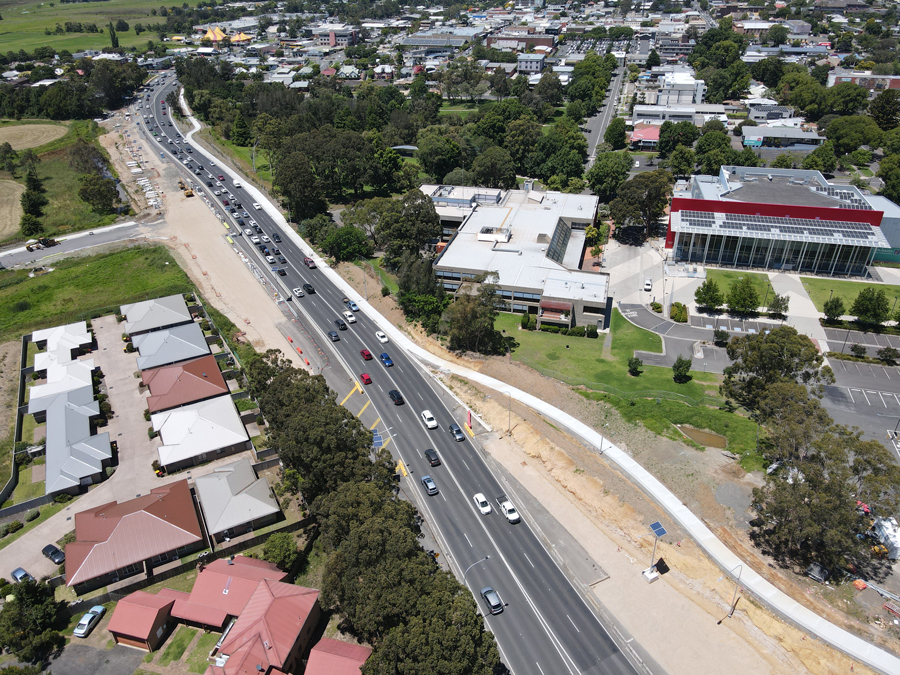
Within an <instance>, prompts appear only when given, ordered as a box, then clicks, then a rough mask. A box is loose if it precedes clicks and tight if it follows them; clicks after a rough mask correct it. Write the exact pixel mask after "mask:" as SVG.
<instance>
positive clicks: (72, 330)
mask: <svg viewBox="0 0 900 675" xmlns="http://www.w3.org/2000/svg"><path fill="white" fill-rule="evenodd" d="M92 339H93V338H92V337H91V334H90V332H88V329H87V322H86V321H77V322H75V323H70V324H66V325H65V326H54V327H53V328H45V329H43V330H36V331H34V332H33V333H32V334H31V341H32V342H44V341H46V342H47V346H46V349H45V350H44V351H42V352H38V353H37V354H35V355H34V369H35V370H46V369H47V367H48V366H51V365H54V364H57V363H66V362H68V361H71V360H72V350H73V349H78V348H79V347H84V346H86V345H89V344H90V343H91V341H92Z"/></svg>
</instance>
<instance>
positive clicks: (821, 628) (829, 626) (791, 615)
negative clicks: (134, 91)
mask: <svg viewBox="0 0 900 675" xmlns="http://www.w3.org/2000/svg"><path fill="white" fill-rule="evenodd" d="M180 101H181V106H182V108H183V109H184V110H185V111H187V110H188V107H187V103H186V101H185V100H184V92H183V90H182V92H181V94H180ZM188 119H189V120H190V121H191V124H192V125H193V126H194V129H193V130H192V131H190V132H188V134H187V138H188V139H190V137H191V136H192V135H193V134H194V133H195V132H196V131H199V130H200V124H199V122H198V121H197V120H196V119H194V117H193V116H192V115H188ZM196 150H197V151H198V152H199V153H200V154H202V155H204V156H205V157H207V158H209V159H211V160H213V161H215V157H213V156H212V155H210V154H209V153H207V152H206V151H205V150H204V149H203V148H200V147H197V148H196ZM221 170H222V171H223V172H225V173H227V174H228V175H229V176H230V177H231V179H232V180H241V177H240V176H237V175H236V174H235V173H234V172H232V171H231V170H230V169H229V168H228V167H224V166H223V167H222V168H221ZM244 189H245V190H247V192H249V193H250V194H252V195H253V196H254V198H255V199H256V201H257V202H258V203H259V204H261V205H262V207H263V209H265V211H266V213H268V214H269V216H271V217H272V218H273V219H274V220H275V222H277V223H279V224H280V225H281V226H282V227H283V229H284V235H285V236H288V237H291V239H293V240H294V241H295V242H296V243H297V244H298V245H299V246H302V247H303V248H304V249H305V250H307V251H308V253H309V255H311V256H312V257H313V258H314V259H316V262H317V264H319V266H320V269H321V270H322V273H323V274H325V275H326V276H328V277H329V279H330V280H331V282H332V283H334V284H335V285H336V286H337V287H338V288H340V289H341V290H343V292H344V293H345V294H346V295H347V297H348V298H351V299H352V300H354V301H355V302H356V303H357V304H358V305H359V306H360V308H361V309H362V310H364V311H365V312H366V313H367V314H368V315H369V316H370V317H372V318H373V319H375V320H376V321H377V323H378V324H379V325H380V326H381V329H382V330H383V331H384V332H385V333H387V334H388V335H389V336H390V338H391V340H393V341H395V342H397V343H398V344H399V345H401V346H402V347H403V348H404V349H405V350H406V351H407V352H409V353H411V354H413V355H415V356H416V357H417V358H418V359H419V360H420V361H422V362H424V363H425V364H427V365H429V366H430V367H432V368H436V369H438V370H446V371H449V372H452V373H454V374H455V375H459V376H460V377H464V378H466V379H469V380H473V381H475V382H478V383H479V384H482V385H484V386H486V387H490V388H491V389H494V390H496V391H498V392H500V393H501V394H509V395H510V396H512V397H513V398H514V399H516V401H518V402H519V403H522V404H524V405H527V406H529V407H530V408H532V409H533V410H535V411H536V412H540V414H542V415H544V416H545V417H549V418H550V419H551V420H553V421H554V422H556V423H558V424H561V425H563V426H564V427H566V429H568V430H569V431H570V432H571V433H572V434H574V435H575V436H578V437H579V438H581V439H582V440H583V441H584V442H586V443H588V444H590V445H593V446H594V447H596V448H599V447H601V444H602V447H603V452H604V454H605V455H606V457H607V459H609V460H611V461H612V462H615V463H616V464H617V465H618V466H619V468H621V469H622V470H623V471H625V472H626V473H627V474H628V475H629V476H630V477H631V479H632V480H634V481H635V482H636V483H637V484H638V485H640V486H641V488H643V490H644V491H645V492H646V493H647V494H649V495H650V496H651V497H653V498H654V499H655V500H656V501H657V502H658V503H659V504H660V506H662V507H663V508H664V509H665V510H666V511H667V512H668V514H669V516H670V517H671V518H672V519H673V520H674V521H675V522H677V523H678V524H679V525H680V526H681V527H682V528H684V530H685V531H686V532H687V533H688V534H689V535H690V536H691V537H693V538H694V540H695V541H696V542H697V543H698V544H699V545H700V546H701V547H702V548H703V550H704V551H706V553H707V555H709V556H710V557H711V558H712V559H713V560H714V561H715V562H716V563H717V564H718V565H719V567H721V568H722V569H723V570H724V571H725V572H726V573H727V574H728V575H729V576H731V577H732V578H735V579H736V578H737V577H736V575H734V570H736V569H737V568H738V567H740V568H741V570H742V572H741V574H740V583H741V586H743V587H744V588H746V589H747V590H749V591H750V592H751V593H753V595H755V596H756V597H757V598H759V599H760V600H761V601H762V602H764V603H765V604H766V605H768V606H769V607H770V608H772V609H773V610H774V611H776V612H777V613H779V614H781V615H782V616H784V617H785V618H787V619H788V620H789V621H791V622H793V623H795V624H797V625H798V626H800V627H801V628H803V629H804V630H806V631H808V632H809V633H811V634H813V635H815V636H817V637H819V638H820V639H822V640H824V641H825V642H827V643H828V644H830V645H831V646H833V647H834V648H835V649H839V650H840V651H842V652H844V653H845V654H847V655H848V656H850V657H852V658H854V659H856V660H858V661H860V662H862V663H865V664H866V665H868V666H869V667H871V668H874V669H876V670H878V671H880V672H882V673H885V674H886V675H895V674H896V673H900V659H898V658H897V657H896V656H894V655H893V654H889V653H888V652H886V651H884V650H883V649H879V648H878V647H876V646H875V645H873V644H871V643H869V642H866V641H865V640H863V639H862V638H859V637H857V636H856V635H853V634H852V633H850V632H848V631H846V630H844V629H843V628H840V627H838V626H836V625H834V624H833V623H831V622H830V621H827V620H826V619H824V618H822V617H821V616H819V615H817V614H816V613H815V612H813V611H811V610H809V609H807V608H806V607H804V606H803V605H801V604H800V603H798V602H797V601H796V600H794V599H793V598H791V597H790V596H788V595H787V594H786V593H783V592H782V591H780V590H778V589H777V588H776V587H775V586H773V585H772V584H771V583H769V582H768V581H766V580H765V579H764V578H763V577H761V576H760V575H759V574H757V573H756V572H754V571H753V569H751V568H750V566H749V565H748V564H747V563H745V562H744V561H743V560H741V559H740V558H739V557H738V556H736V555H735V554H734V553H732V551H731V550H730V549H729V548H728V547H727V546H725V544H723V543H722V542H721V541H720V540H719V539H718V538H717V537H716V536H715V535H714V534H713V533H712V531H710V529H709V528H708V527H706V525H704V524H703V522H702V521H701V520H700V519H699V518H697V516H695V515H694V514H693V513H692V512H691V511H690V509H688V508H687V507H686V506H685V505H684V504H682V503H681V500H680V499H678V497H676V496H675V495H674V494H672V492H670V491H669V489H668V488H667V487H666V486H665V485H663V484H662V483H660V482H659V481H658V480H657V479H656V478H655V477H654V476H653V475H651V474H650V472H649V471H647V470H646V469H644V467H642V466H641V465H640V464H638V463H637V462H635V461H634V460H633V459H632V458H631V457H629V456H628V455H627V454H625V453H624V452H623V451H622V450H621V449H619V448H618V447H616V446H615V445H613V444H612V443H611V442H610V441H609V440H608V439H606V438H604V437H603V436H601V435H600V434H599V433H597V432H596V431H594V430H593V429H591V428H590V427H589V426H587V425H586V424H584V423H582V422H580V421H579V420H577V419H575V418H574V417H572V416H571V415H569V414H567V413H565V412H563V411H562V410H559V409H557V408H554V407H553V406H550V405H548V404H547V403H546V402H545V401H542V400H540V399H539V398H537V397H535V396H532V395H531V394H528V393H526V392H524V391H521V390H519V389H516V388H515V387H511V386H509V385H508V384H506V383H505V382H501V381H500V380H497V379H494V378H493V377H488V376H486V375H483V374H481V373H478V372H476V371H474V370H469V369H468V368H464V367H462V366H458V365H456V364H454V363H450V362H449V361H444V360H443V359H441V358H439V357H437V356H435V355H434V354H431V353H430V352H428V351H426V350H425V349H422V348H421V347H419V346H418V345H417V344H415V343H414V342H413V341H412V340H410V339H409V338H408V337H406V335H404V334H403V333H402V332H401V331H400V330H399V329H397V328H396V327H394V326H393V325H391V324H390V323H389V322H388V321H386V320H385V319H384V317H382V316H381V315H380V314H379V313H378V312H377V311H376V310H375V308H374V307H372V306H371V305H370V304H369V303H368V302H367V301H366V300H365V299H363V297H362V296H361V295H359V293H357V292H356V291H355V290H354V289H353V288H352V287H351V286H350V285H349V284H348V283H347V282H346V281H344V279H343V278H342V277H341V276H340V275H338V274H337V272H335V271H334V270H333V269H331V268H330V267H328V266H327V265H325V264H324V261H322V260H321V258H320V257H319V256H318V255H316V253H315V251H314V250H313V248H312V247H311V246H309V245H307V243H306V242H305V241H304V240H303V238H302V237H300V235H299V234H297V232H295V231H294V229H293V228H291V227H290V226H289V225H288V223H287V221H286V220H285V218H284V216H283V215H282V214H281V212H279V211H278V209H276V208H275V207H274V206H273V205H272V204H271V203H270V202H269V200H268V198H267V197H266V196H265V195H263V194H262V193H261V192H260V191H259V190H257V189H256V188H255V187H254V186H252V185H244Z"/></svg>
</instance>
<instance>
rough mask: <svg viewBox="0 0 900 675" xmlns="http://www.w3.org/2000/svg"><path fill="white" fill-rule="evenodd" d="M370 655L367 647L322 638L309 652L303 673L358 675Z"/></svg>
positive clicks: (312, 674) (370, 651)
mask: <svg viewBox="0 0 900 675" xmlns="http://www.w3.org/2000/svg"><path fill="white" fill-rule="evenodd" d="M371 654H372V650H371V649H370V648H369V647H363V646H362V645H353V644H350V643H349V642H341V641H340V640H333V639H332V638H327V637H323V638H322V639H321V640H319V642H318V643H316V646H315V647H313V648H312V649H311V650H310V652H309V660H308V661H307V663H306V671H305V672H306V675H359V673H360V671H361V670H362V666H363V664H364V663H365V662H366V659H368V658H369V656H370V655H371Z"/></svg>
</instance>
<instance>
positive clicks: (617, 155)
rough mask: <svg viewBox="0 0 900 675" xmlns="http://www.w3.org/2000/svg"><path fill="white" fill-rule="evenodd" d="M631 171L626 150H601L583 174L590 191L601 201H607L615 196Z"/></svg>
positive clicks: (629, 158) (629, 159)
mask: <svg viewBox="0 0 900 675" xmlns="http://www.w3.org/2000/svg"><path fill="white" fill-rule="evenodd" d="M630 171H631V155H629V154H628V153H627V152H602V153H600V154H598V155H597V159H596V160H594V164H593V166H591V168H590V169H588V172H587V173H586V174H585V176H584V177H585V179H586V180H587V184H588V186H590V188H591V192H593V193H594V194H595V195H597V196H598V197H599V198H600V201H601V202H609V201H610V200H611V199H613V198H614V197H615V196H616V193H617V192H618V191H619V187H621V185H622V183H624V182H625V181H626V180H628V173H629V172H630Z"/></svg>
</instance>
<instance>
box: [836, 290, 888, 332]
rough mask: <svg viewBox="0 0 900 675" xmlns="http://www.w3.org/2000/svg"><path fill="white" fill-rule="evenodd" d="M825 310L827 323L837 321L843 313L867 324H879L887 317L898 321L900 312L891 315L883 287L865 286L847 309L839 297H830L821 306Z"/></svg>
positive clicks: (886, 319)
mask: <svg viewBox="0 0 900 675" xmlns="http://www.w3.org/2000/svg"><path fill="white" fill-rule="evenodd" d="M822 309H823V310H824V312H825V320H826V321H828V322H829V323H835V322H837V321H838V320H839V319H840V318H841V317H842V316H844V315H845V314H849V315H850V316H855V317H856V320H857V321H858V322H859V323H862V324H866V325H868V326H879V325H881V324H883V323H884V322H885V321H888V320H889V319H894V320H895V321H900V313H897V314H894V315H893V316H892V315H891V309H892V307H891V301H890V300H889V299H888V296H887V293H885V291H884V289H883V288H875V287H874V286H866V287H865V288H863V289H862V290H861V291H860V292H859V293H858V294H857V296H856V298H855V299H854V300H853V303H852V304H851V305H850V307H849V309H847V308H846V307H845V305H844V301H843V300H842V299H841V298H840V297H831V298H829V299H828V300H826V301H825V305H824V306H823V307H822Z"/></svg>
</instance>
